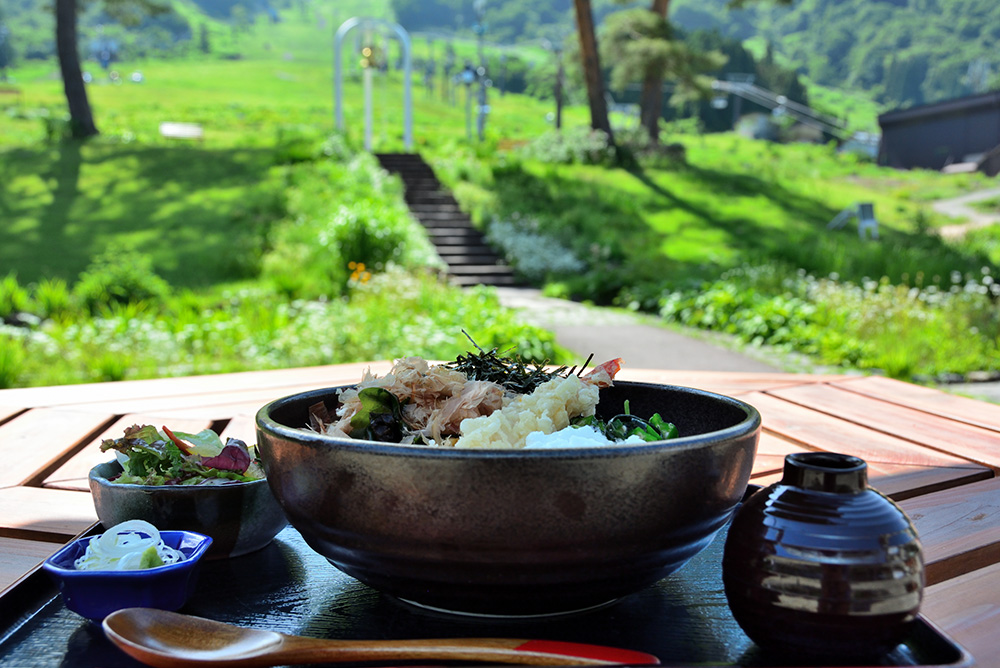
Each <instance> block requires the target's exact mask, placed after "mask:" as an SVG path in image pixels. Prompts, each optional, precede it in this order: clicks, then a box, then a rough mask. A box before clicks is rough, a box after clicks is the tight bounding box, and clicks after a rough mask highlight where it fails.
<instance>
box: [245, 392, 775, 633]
mask: <svg viewBox="0 0 1000 668" xmlns="http://www.w3.org/2000/svg"><path fill="white" fill-rule="evenodd" d="M338 389H339V388H328V389H324V390H318V391H314V392H308V393H304V394H299V395H294V396H292V397H286V398H284V399H279V400H277V401H275V402H272V403H271V404H269V405H268V406H265V407H264V408H262V409H261V411H260V412H259V413H258V415H257V438H258V443H259V444H260V452H261V457H262V461H263V463H264V468H265V470H266V471H267V479H268V482H269V484H270V485H271V488H272V489H273V490H274V494H275V497H276V498H277V499H278V502H279V503H280V504H281V506H282V507H283V508H284V510H285V513H286V514H287V516H288V519H289V521H290V522H291V524H292V525H293V526H295V527H296V528H297V529H298V530H299V532H300V533H301V534H302V536H303V537H304V538H305V540H306V541H307V542H308V543H309V545H310V546H311V547H312V548H313V549H314V550H316V551H317V552H319V553H320V554H322V555H324V556H325V557H327V558H328V559H329V560H330V562H332V563H333V564H334V565H336V566H337V567H338V568H340V569H341V570H343V571H344V572H346V573H348V574H349V575H352V576H354V577H356V578H358V579H359V580H361V581H362V582H365V583H367V584H369V585H371V586H373V587H375V588H376V589H380V590H382V591H384V592H386V593H389V594H391V595H393V596H395V597H398V598H401V599H404V600H407V601H411V602H415V603H418V604H420V605H424V606H428V607H432V608H441V609H445V610H450V611H460V612H469V613H474V614H501V615H506V614H518V615H519V614H548V613H554V612H563V611H568V610H575V609H581V608H586V607H589V606H594V605H600V604H602V603H605V602H607V601H610V600H614V599H616V598H619V597H621V596H624V595H626V594H629V593H632V592H634V591H637V590H638V589H641V588H642V587H644V586H646V585H648V584H651V583H653V582H656V581H657V580H659V579H660V578H662V577H664V576H666V575H667V574H669V573H670V572H672V571H674V570H676V569H677V568H680V567H681V566H682V565H683V564H684V563H686V562H687V561H688V560H689V559H690V558H691V557H693V556H694V555H695V554H697V553H698V552H699V551H701V550H702V549H703V548H704V547H706V546H707V545H708V543H709V542H711V540H712V538H713V537H714V535H715V534H716V532H717V531H718V530H719V529H720V528H721V527H723V526H724V525H725V524H726V522H727V521H728V520H729V518H730V517H731V515H732V512H733V510H734V509H735V508H736V506H737V505H738V503H739V502H740V500H741V497H742V496H743V494H744V492H745V490H746V486H747V482H748V480H749V477H750V471H751V467H752V465H753V459H754V454H755V452H756V444H757V439H758V435H759V431H760V415H759V414H758V412H757V411H756V410H755V409H754V408H753V407H751V406H749V405H747V404H745V403H744V402H741V401H737V400H735V399H731V398H729V397H723V396H721V395H716V394H712V393H708V392H702V391H700V390H693V389H690V388H678V387H672V386H663V385H651V384H643V383H625V382H618V383H615V386H614V387H612V388H607V389H604V390H602V391H601V400H600V403H599V405H598V409H599V414H600V415H601V416H602V417H604V418H605V419H607V418H609V417H611V416H613V415H615V414H617V413H620V412H623V404H624V401H625V400H628V401H629V403H630V411H631V413H632V414H634V415H645V416H649V415H652V413H654V412H659V413H660V414H661V415H662V416H664V418H666V419H668V420H671V421H673V422H675V424H676V425H677V426H678V428H679V430H680V433H681V438H678V439H675V440H670V441H659V442H656V443H650V444H647V445H638V446H619V447H601V448H573V449H565V450H527V451H526V450H515V449H507V450H481V449H475V450H470V449H461V448H435V447H426V446H402V445H387V444H383V443H374V442H370V441H358V440H352V439H349V438H348V439H340V438H334V437H329V436H323V435H320V434H317V433H315V432H310V431H308V430H306V429H304V428H303V427H304V425H305V424H306V423H307V417H306V416H307V409H308V407H309V406H310V405H312V404H314V403H316V402H318V401H323V402H325V403H327V405H328V407H329V408H331V409H332V408H333V407H334V405H335V404H336V397H337V390H338Z"/></svg>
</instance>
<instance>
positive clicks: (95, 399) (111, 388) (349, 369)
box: [0, 361, 392, 414]
mask: <svg viewBox="0 0 1000 668" xmlns="http://www.w3.org/2000/svg"><path fill="white" fill-rule="evenodd" d="M391 366H392V363H391V362H388V361H375V362H358V363H353V364H335V365H327V366H318V367H301V368H296V369H272V370H267V371H243V372H239V373H225V374H215V375H206V376H186V377H182V378H151V379H146V380H128V381H120V382H112V383H88V384H81V385H58V386H51V387H25V388H13V389H6V390H0V404H3V405H14V406H25V407H32V406H79V405H86V406H88V407H90V408H94V409H100V410H110V411H111V412H114V413H117V414H121V413H131V412H135V413H138V412H143V411H141V410H130V409H122V408H120V407H119V406H120V402H124V401H128V400H129V399H131V398H134V397H137V396H138V397H147V398H156V397H178V396H185V395H190V396H192V399H193V401H192V402H191V405H197V402H198V399H197V397H198V396H211V395H216V394H225V393H228V392H239V391H240V390H245V389H247V388H257V389H268V388H273V389H274V391H275V397H279V396H282V392H281V388H283V387H287V386H289V385H293V386H299V385H309V386H311V387H326V386H330V385H342V384H346V383H351V382H354V381H356V380H359V379H360V378H361V376H362V374H363V373H364V372H365V370H367V369H369V368H371V370H372V372H373V373H378V374H383V373H386V372H387V371H388V370H389V368H390V367H391ZM108 406H110V407H111V408H110V409H109V408H108Z"/></svg>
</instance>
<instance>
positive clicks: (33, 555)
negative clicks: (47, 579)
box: [0, 538, 62, 594]
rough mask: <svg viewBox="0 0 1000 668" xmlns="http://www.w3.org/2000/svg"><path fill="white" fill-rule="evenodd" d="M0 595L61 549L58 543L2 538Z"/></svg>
mask: <svg viewBox="0 0 1000 668" xmlns="http://www.w3.org/2000/svg"><path fill="white" fill-rule="evenodd" d="M0 545H3V549H2V550H0V594H2V592H3V590H5V589H7V588H8V587H9V586H11V585H12V584H14V583H15V582H17V581H18V580H20V579H21V577H22V576H23V575H24V574H25V573H27V572H28V571H30V570H31V569H33V568H35V566H37V565H38V564H40V563H42V562H43V561H45V560H46V559H48V558H49V556H50V555H52V554H54V553H55V552H56V551H58V550H59V548H61V547H62V545H61V544H60V543H46V542H44V541H38V540H19V539H16V538H4V539H2V541H0Z"/></svg>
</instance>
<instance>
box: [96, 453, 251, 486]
mask: <svg viewBox="0 0 1000 668" xmlns="http://www.w3.org/2000/svg"><path fill="white" fill-rule="evenodd" d="M109 465H110V466H117V467H118V468H122V465H121V462H119V461H118V460H117V459H112V460H110V461H107V462H101V463H100V464H96V465H94V467H93V468H91V469H90V472H89V473H88V474H87V478H88V480H93V481H95V482H97V484H98V485H101V486H102V487H108V488H109V489H134V490H143V491H150V490H156V491H158V492H165V493H167V494H176V493H177V492H178V491H179V490H192V489H198V490H207V489H231V488H233V487H240V486H244V485H246V486H249V485H259V484H261V483H263V484H265V485H266V484H267V478H266V477H264V478H261V479H260V480H232V481H230V482H227V483H226V484H224V485H136V484H134V483H130V482H112V481H111V479H110V478H108V477H106V476H103V475H101V474H100V473H99V472H98V471H97V469H99V468H101V467H102V466H109ZM122 470H123V471H124V469H123V468H122Z"/></svg>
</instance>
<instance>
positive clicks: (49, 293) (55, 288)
mask: <svg viewBox="0 0 1000 668" xmlns="http://www.w3.org/2000/svg"><path fill="white" fill-rule="evenodd" d="M31 297H32V304H34V308H35V310H36V312H37V314H38V316H39V317H41V318H61V317H64V316H68V315H71V314H73V313H74V311H75V304H74V300H73V295H72V294H71V293H70V289H69V286H67V284H66V281H64V280H62V279H61V278H44V279H42V280H40V281H39V282H38V283H37V284H36V285H35V286H34V290H33V291H32V295H31Z"/></svg>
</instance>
